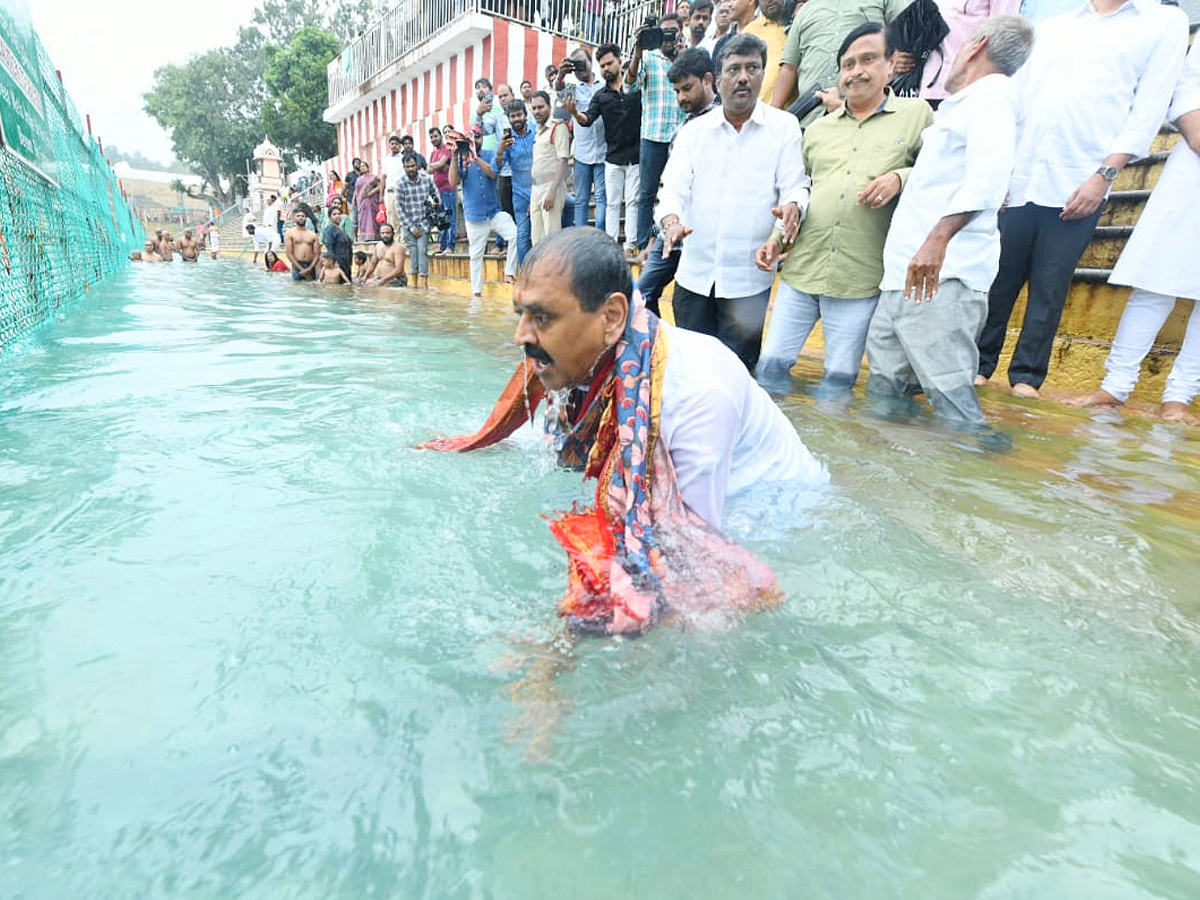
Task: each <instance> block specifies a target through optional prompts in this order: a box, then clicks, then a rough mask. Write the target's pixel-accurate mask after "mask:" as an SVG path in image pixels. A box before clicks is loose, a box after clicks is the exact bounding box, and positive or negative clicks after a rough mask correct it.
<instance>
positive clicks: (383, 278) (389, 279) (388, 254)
mask: <svg viewBox="0 0 1200 900" xmlns="http://www.w3.org/2000/svg"><path fill="white" fill-rule="evenodd" d="M380 248H382V249H383V253H382V254H381V253H380V252H379V251H380ZM407 255H408V251H407V250H405V248H404V243H403V242H402V241H398V240H396V232H395V231H394V230H393V229H392V226H391V225H382V226H380V228H379V243H378V244H377V245H376V247H375V258H374V259H373V260H371V263H370V266H371V268H370V269H369V271H368V272H367V278H368V279H369V280H366V281H364V282H363V283H364V284H384V285H391V286H394V287H405V286H407V285H408V278H407V276H405V274H404V263H405V261H406V257H407ZM372 275H373V276H374V277H371V276H372Z"/></svg>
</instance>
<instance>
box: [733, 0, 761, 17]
mask: <svg viewBox="0 0 1200 900" xmlns="http://www.w3.org/2000/svg"><path fill="white" fill-rule="evenodd" d="M754 7H755V0H729V14H730V16H729V17H730V19H737V20H738V21H739V22H740V21H742V20H743V19H745V18H746V17H747V16H750V17H753V16H754Z"/></svg>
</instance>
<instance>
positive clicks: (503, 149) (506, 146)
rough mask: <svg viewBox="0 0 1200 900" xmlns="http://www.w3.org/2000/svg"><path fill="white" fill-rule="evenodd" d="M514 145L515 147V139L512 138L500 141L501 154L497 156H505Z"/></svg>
mask: <svg viewBox="0 0 1200 900" xmlns="http://www.w3.org/2000/svg"><path fill="white" fill-rule="evenodd" d="M512 145H513V138H511V137H506V138H502V139H501V141H500V147H499V152H498V153H497V155H498V156H499V155H503V154H504V153H505V152H506V151H507V150H508V149H509V148H510V147H511V146H512Z"/></svg>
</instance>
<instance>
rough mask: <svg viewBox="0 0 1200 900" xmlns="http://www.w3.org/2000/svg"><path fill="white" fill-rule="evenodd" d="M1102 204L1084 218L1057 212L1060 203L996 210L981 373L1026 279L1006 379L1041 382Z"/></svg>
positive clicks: (990, 368)
mask: <svg viewBox="0 0 1200 900" xmlns="http://www.w3.org/2000/svg"><path fill="white" fill-rule="evenodd" d="M1103 210H1104V206H1103V204H1102V205H1101V207H1100V209H1098V210H1096V212H1094V213H1092V215H1090V216H1088V217H1087V218H1086V219H1077V220H1075V221H1073V222H1064V221H1063V220H1062V219H1060V218H1059V213H1061V212H1062V208H1061V207H1049V206H1035V205H1034V204H1032V203H1026V204H1025V205H1024V206H1019V207H1017V208H1015V209H1005V210H1001V211H1000V268H999V270H998V271H997V272H996V279H995V281H993V282H992V289H991V291H989V292H988V317H987V321H986V322H985V323H984V326H983V334H982V335H980V337H979V374H980V375H983V376H984V377H985V378H990V377H991V376H992V373H993V372H995V371H996V365H997V363H998V362H999V360H1000V351H1001V349H1002V348H1003V347H1004V337H1005V335H1006V334H1007V333H1008V320H1009V318H1010V317H1011V316H1012V310H1013V304H1014V303H1015V302H1016V299H1017V294H1019V293H1020V292H1021V288H1022V287H1023V286H1024V285H1025V283H1026V282H1029V299H1028V301H1027V302H1026V306H1025V320H1024V321H1023V322H1022V323H1021V335H1020V337H1019V338H1018V339H1017V348H1016V350H1015V352H1014V353H1013V358H1012V362H1011V363H1009V366H1008V382H1009V384H1029V385H1032V386H1033V387H1035V388H1037V387H1041V386H1042V382H1043V381H1045V380H1046V372H1047V371H1048V370H1049V368H1050V354H1051V352H1052V351H1053V349H1054V335H1055V333H1057V331H1058V323H1059V322H1060V321H1062V313H1063V305H1064V304H1065V303H1066V302H1067V292H1068V291H1069V290H1070V289H1071V278H1072V277H1073V276H1074V274H1075V265H1076V263H1078V262H1079V257H1080V256H1082V255H1083V251H1084V250H1086V249H1087V245H1088V244H1089V243H1090V242H1091V240H1092V234H1093V233H1094V232H1095V231H1096V223H1097V222H1098V221H1100V213H1101V212H1103Z"/></svg>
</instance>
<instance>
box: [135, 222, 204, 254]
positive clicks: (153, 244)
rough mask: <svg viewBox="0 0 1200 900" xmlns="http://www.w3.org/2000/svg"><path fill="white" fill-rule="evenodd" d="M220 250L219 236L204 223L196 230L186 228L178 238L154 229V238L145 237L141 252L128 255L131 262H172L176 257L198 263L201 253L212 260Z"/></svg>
mask: <svg viewBox="0 0 1200 900" xmlns="http://www.w3.org/2000/svg"><path fill="white" fill-rule="evenodd" d="M220 250H221V234H220V232H218V231H217V229H216V227H215V226H214V225H213V224H212V223H208V222H206V223H204V224H202V225H199V226H197V227H196V228H187V229H184V230H183V231H182V232H180V233H179V235H178V236H176V235H173V234H171V233H170V232H169V231H165V230H163V229H161V228H159V229H156V230H155V232H154V237H147V238H146V242H145V244H143V246H142V249H141V250H134V251H133V252H132V253H130V254H129V258H130V259H131V260H132V261H133V262H147V263H156V262H172V261H173V260H174V259H175V257H176V255H178V256H179V258H180V259H181V260H182V261H183V262H198V261H199V259H200V256H201V255H202V254H203V253H206V252H207V253H209V254H210V255H211V256H212V258H213V259H216V258H217V254H218V253H219V252H220Z"/></svg>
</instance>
